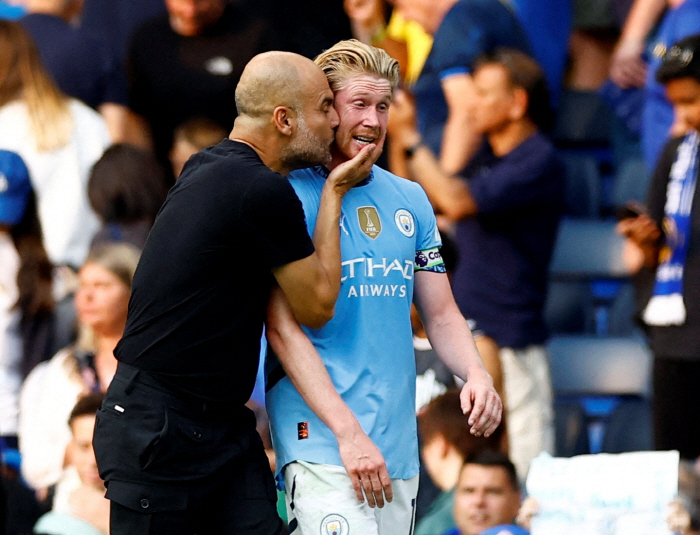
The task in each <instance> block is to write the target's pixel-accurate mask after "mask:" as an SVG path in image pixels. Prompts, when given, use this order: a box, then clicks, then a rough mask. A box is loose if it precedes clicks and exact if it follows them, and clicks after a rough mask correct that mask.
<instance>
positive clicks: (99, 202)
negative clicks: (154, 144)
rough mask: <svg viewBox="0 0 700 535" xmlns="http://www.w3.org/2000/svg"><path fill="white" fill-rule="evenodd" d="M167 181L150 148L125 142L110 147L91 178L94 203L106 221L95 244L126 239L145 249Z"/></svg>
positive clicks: (103, 222) (101, 217)
mask: <svg viewBox="0 0 700 535" xmlns="http://www.w3.org/2000/svg"><path fill="white" fill-rule="evenodd" d="M166 184H167V181H166V177H165V173H164V171H163V168H162V167H161V165H160V164H159V163H158V161H157V160H156V159H155V157H154V156H153V155H152V154H151V153H150V152H148V151H146V150H143V149H140V148H138V147H135V146H133V145H128V144H123V143H122V144H118V145H112V146H111V147H110V148H108V149H107V150H106V151H105V153H104V154H103V155H102V157H101V158H100V159H99V160H98V161H97V163H95V165H94V166H93V168H92V172H91V173H90V180H89V181H88V198H89V199H90V205H91V206H92V209H93V210H94V211H95V212H96V213H97V215H98V216H99V218H100V220H101V221H102V228H101V229H100V230H99V231H97V234H95V237H94V238H93V240H92V247H94V246H96V245H101V244H104V243H108V242H126V243H130V244H132V245H134V246H135V247H138V248H139V249H142V248H143V246H144V244H145V243H146V238H147V237H148V232H149V231H150V230H151V226H152V225H153V221H154V220H155V218H156V214H157V213H158V210H160V207H161V205H162V204H163V201H164V200H165V196H166V195H167V185H166Z"/></svg>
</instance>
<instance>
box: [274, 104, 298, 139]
mask: <svg viewBox="0 0 700 535" xmlns="http://www.w3.org/2000/svg"><path fill="white" fill-rule="evenodd" d="M272 122H273V124H274V125H275V127H276V128H277V130H279V132H280V133H281V134H282V135H283V136H291V135H292V133H293V132H294V129H295V128H296V125H297V112H296V111H294V110H293V109H292V108H289V107H287V106H277V107H276V108H275V109H274V110H273V111H272Z"/></svg>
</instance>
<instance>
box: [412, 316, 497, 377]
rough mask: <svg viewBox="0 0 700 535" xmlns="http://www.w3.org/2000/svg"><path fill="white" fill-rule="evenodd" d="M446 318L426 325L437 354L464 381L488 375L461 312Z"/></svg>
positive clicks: (434, 320) (435, 319)
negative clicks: (475, 375) (481, 374)
mask: <svg viewBox="0 0 700 535" xmlns="http://www.w3.org/2000/svg"><path fill="white" fill-rule="evenodd" d="M446 316H447V317H444V318H434V319H433V320H431V321H428V323H427V324H426V325H425V329H426V333H427V334H428V338H429V339H430V343H431V345H432V346H433V349H435V352H436V353H437V354H438V356H439V357H440V359H441V360H442V361H443V362H444V363H445V364H446V365H447V367H448V368H449V369H450V370H451V371H452V373H454V374H455V375H456V376H457V377H459V378H460V379H462V380H464V381H467V380H468V379H469V378H470V377H471V376H472V375H473V374H478V373H484V374H486V375H488V372H487V371H486V368H485V367H484V364H483V362H482V360H481V357H480V356H479V352H478V350H477V349H476V344H475V343H474V337H473V336H472V333H471V330H470V329H469V325H467V322H466V320H465V319H464V317H463V316H462V315H461V314H460V313H459V311H456V313H454V314H449V315H446Z"/></svg>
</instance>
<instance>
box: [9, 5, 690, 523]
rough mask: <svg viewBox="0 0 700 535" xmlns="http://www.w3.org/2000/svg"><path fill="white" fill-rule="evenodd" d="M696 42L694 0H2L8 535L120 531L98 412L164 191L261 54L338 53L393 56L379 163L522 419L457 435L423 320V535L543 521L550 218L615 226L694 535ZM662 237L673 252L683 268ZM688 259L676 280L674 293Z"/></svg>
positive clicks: (549, 407)
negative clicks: (416, 209) (391, 96)
mask: <svg viewBox="0 0 700 535" xmlns="http://www.w3.org/2000/svg"><path fill="white" fill-rule="evenodd" d="M696 34H700V0H390V1H383V0H325V1H321V0H296V1H294V2H292V1H288V0H9V1H3V2H0V448H1V449H2V453H3V456H2V485H0V489H1V490H0V534H4V533H7V534H8V535H9V534H12V535H19V534H25V533H44V534H49V535H59V534H64V533H65V534H68V533H70V534H72V535H76V534H78V535H80V534H83V533H84V534H99V533H102V534H105V533H108V514H109V513H108V502H107V500H105V499H104V497H103V486H102V482H101V480H100V479H99V475H98V474H97V470H96V466H95V461H94V454H93V452H92V445H91V436H92V429H93V427H94V413H95V411H96V410H97V408H98V407H99V406H100V402H101V395H102V394H101V393H103V392H104V391H105V390H106V388H107V386H108V385H109V383H110V381H111V379H112V377H113V375H114V373H115V370H116V364H117V361H116V359H115V358H114V355H113V350H114V347H115V346H116V344H117V342H118V341H119V339H120V337H121V335H122V333H123V329H124V325H125V322H126V315H127V306H128V301H129V295H130V288H131V280H132V277H133V274H134V271H135V270H136V266H137V263H138V258H139V252H140V249H141V248H142V247H143V245H144V244H145V242H146V239H147V236H148V232H149V229H150V227H151V225H152V224H153V221H154V220H155V218H156V217H157V214H158V210H159V208H160V206H161V205H162V203H163V201H164V200H165V198H166V195H167V192H168V189H169V187H170V186H172V184H173V183H174V182H175V180H177V177H178V175H179V174H180V171H181V170H182V168H183V166H184V165H185V163H186V162H187V160H188V158H189V157H190V156H191V155H192V154H194V153H196V152H198V151H200V150H202V149H204V148H206V147H209V146H211V145H215V144H217V143H218V142H219V141H221V140H222V139H224V138H225V137H227V136H228V134H229V132H230V131H231V128H232V125H233V121H234V118H235V117H236V107H235V102H234V98H233V94H234V89H235V87H236V84H237V83H238V79H239V77H240V75H241V72H242V70H243V67H244V66H245V65H246V63H247V62H248V61H249V60H250V59H251V58H252V57H253V56H255V55H256V54H258V53H261V52H264V51H267V50H288V51H292V52H297V53H300V54H302V55H305V56H307V57H310V58H313V57H315V56H316V55H317V54H319V53H321V52H322V51H323V50H324V49H327V48H328V47H330V46H332V45H333V44H334V43H335V42H337V41H339V40H341V39H347V38H356V39H358V40H361V41H363V42H366V43H369V44H372V45H374V46H377V47H382V48H384V49H385V50H387V52H389V53H390V54H391V55H392V56H393V57H395V58H396V59H398V60H399V63H400V65H401V73H402V84H401V85H402V89H401V90H400V91H399V93H398V94H397V96H396V98H395V101H394V102H393V103H392V105H391V114H390V123H389V133H388V142H387V146H386V147H385V150H384V154H383V155H382V157H381V160H380V165H382V166H383V167H386V168H388V169H389V170H391V171H392V172H393V173H395V174H397V175H399V176H402V177H405V178H406V179H411V180H415V181H417V182H418V183H420V184H421V186H423V188H424V189H425V190H426V192H427V194H428V197H429V199H430V201H431V203H432V205H433V207H434V209H435V212H436V213H437V215H438V221H439V224H440V230H441V233H442V235H443V244H444V246H443V257H444V258H445V261H446V264H447V267H448V270H449V271H450V272H451V281H452V286H453V291H454V294H455V299H456V301H457V304H458V305H459V307H460V310H461V311H462V313H463V314H464V316H465V317H466V318H467V319H468V320H469V321H470V326H471V327H472V331H473V333H474V335H475V338H476V342H477V346H478V349H479V352H480V354H481V356H482V358H483V360H484V362H485V364H486V367H487V369H488V371H489V372H490V373H491V375H492V376H493V378H494V382H495V385H496V388H497V389H498V391H499V393H500V394H501V396H502V398H503V400H504V406H505V407H506V414H505V417H504V424H503V425H502V426H501V428H500V431H499V433H498V434H496V435H494V436H492V437H489V438H488V439H486V438H483V437H482V438H476V437H473V436H471V435H470V434H469V427H468V425H467V423H466V420H465V419H464V418H463V417H462V414H461V412H460V411H459V409H458V407H459V402H458V397H459V394H458V391H457V393H455V392H456V391H455V390H454V389H453V388H454V387H455V386H458V384H457V383H458V382H459V381H458V380H457V381H456V379H455V377H453V376H452V375H451V374H450V373H449V371H447V369H446V368H445V367H444V365H441V364H440V362H439V361H438V359H437V358H436V356H435V353H434V352H433V351H432V348H431V347H430V343H429V342H428V340H427V337H426V335H425V331H424V329H423V327H422V325H421V322H420V318H419V317H418V315H417V314H415V317H414V321H413V329H414V346H415V353H416V367H417V371H418V381H417V402H416V413H417V415H418V416H417V417H418V421H419V431H420V437H421V454H422V461H423V463H422V464H423V468H422V472H421V476H422V479H421V487H420V491H419V499H418V504H417V510H416V515H417V522H416V530H415V532H416V534H417V535H443V534H446V533H450V534H452V533H454V534H458V535H478V534H480V533H494V534H495V533H513V534H519V533H523V532H524V531H523V530H524V529H527V525H525V526H524V527H517V526H515V525H514V524H515V521H516V516H517V517H518V518H519V520H520V522H521V524H522V523H524V524H527V518H528V515H531V514H536V513H533V511H534V510H536V507H534V508H533V507H532V506H531V504H530V506H529V508H526V511H525V514H520V515H518V510H519V508H520V504H521V492H520V489H521V486H522V484H523V482H524V481H525V479H526V477H527V473H528V467H529V464H530V461H531V460H532V459H533V458H535V457H536V456H537V455H538V454H540V453H541V452H548V453H552V454H555V453H561V450H560V448H559V447H558V438H557V432H556V426H555V423H556V417H557V415H556V411H555V392H554V390H553V388H552V380H551V377H550V371H549V360H548V359H549V357H548V354H547V341H548V339H549V336H550V332H551V330H552V326H551V325H550V324H549V322H548V318H547V316H546V310H545V303H546V302H547V299H548V291H549V289H550V287H551V286H550V280H549V265H550V261H551V259H552V256H553V253H554V249H555V244H556V239H557V232H558V228H559V226H560V224H561V222H562V221H563V220H565V219H571V218H585V219H590V220H597V221H611V220H612V219H613V218H614V215H615V214H618V213H622V215H621V216H620V217H621V218H622V221H621V222H620V223H619V225H618V232H619V233H621V234H622V235H623V236H624V237H625V238H626V240H627V242H626V246H625V249H624V255H625V256H624V261H625V263H626V265H627V266H628V268H629V276H630V277H634V282H635V288H636V290H637V297H638V298H637V304H636V307H635V306H631V307H630V308H629V309H625V313H627V314H628V316H629V317H630V318H632V317H633V316H634V317H636V318H637V319H638V325H639V327H636V326H635V327H633V329H634V335H635V336H640V337H641V336H644V337H645V338H644V339H645V340H648V343H649V344H650V348H651V351H652V352H653V355H654V360H653V366H654V369H653V385H654V386H653V387H654V396H653V402H652V408H653V443H652V444H650V445H649V447H650V448H655V449H663V450H668V449H677V450H679V451H680V453H681V457H682V459H684V461H685V462H684V464H683V467H682V468H683V469H682V470H681V473H682V478H681V485H680V494H679V501H678V503H675V504H674V505H673V510H672V514H671V516H670V522H671V525H672V527H673V529H676V530H678V531H679V532H681V533H683V534H684V535H691V534H697V533H699V531H698V530H699V529H700V486H698V480H700V475H699V472H698V470H697V468H696V466H695V464H694V462H695V460H696V459H697V458H698V457H700V426H695V425H693V423H694V422H696V421H700V400H699V399H698V396H697V394H696V393H695V386H696V385H697V384H698V381H700V296H699V295H696V294H697V292H698V288H700V286H699V285H698V284H695V282H697V280H696V279H697V277H698V273H699V271H698V270H700V266H697V265H696V263H697V262H698V259H697V258H696V256H697V255H698V251H699V250H700V249H699V246H700V242H699V241H698V240H699V239H700V238H699V236H700V234H699V233H698V232H695V231H696V230H698V231H699V232H700V222H696V221H695V220H696V219H698V218H697V217H696V216H694V214H697V213H698V209H700V208H698V207H697V206H696V205H695V202H694V200H693V199H694V198H695V197H694V193H695V189H694V188H695V176H696V175H697V172H698V165H697V141H696V138H697V134H694V132H697V131H698V130H699V129H700V38H697V37H696V38H693V36H695V35H696ZM677 43H679V44H677ZM674 69H675V70H674ZM688 80H689V81H688ZM684 81H686V82H687V83H686V84H685V85H683V82H684ZM693 81H694V83H695V86H693V85H692V83H691V82H693ZM696 86H697V87H696ZM693 147H695V152H694V153H693V151H692V149H693ZM684 151H686V152H687V153H688V154H686V152H684ZM693 154H694V156H693ZM589 168H592V169H593V173H592V175H593V177H592V178H591V176H589V175H590V174H587V173H583V172H582V169H589ZM676 175H679V177H680V178H678V177H676ZM680 175H682V176H680ZM686 178H687V180H686ZM591 180H593V181H594V184H593V185H591V183H590V181H591ZM673 180H676V182H677V184H676V187H677V189H676V190H674V191H676V194H677V196H678V197H683V198H685V199H686V201H687V202H686V210H685V212H683V209H682V208H681V209H680V210H679V215H678V214H676V213H675V212H673V210H672V209H671V208H669V204H672V203H670V202H667V201H668V198H669V197H670V196H671V195H672V193H671V192H672V189H673V188H672V187H671V185H668V187H667V183H670V182H671V181H673ZM586 184H587V185H588V186H586ZM589 186H590V187H589ZM591 190H594V191H596V192H598V195H597V197H596V198H595V199H593V200H591V196H590V192H591ZM630 201H634V202H633V203H630ZM679 202H680V201H679ZM698 202H700V201H698ZM696 208H697V209H696ZM662 221H665V222H668V221H671V222H673V223H674V225H675V227H674V228H675V229H680V232H681V234H680V235H681V236H685V243H686V245H685V246H683V247H680V248H676V249H675V251H679V250H680V252H678V254H676V253H674V252H673V251H674V249H673V248H671V247H670V245H669V243H668V237H669V236H678V233H677V232H676V233H675V234H674V233H673V232H672V231H671V230H669V228H668V227H667V226H663V228H662V225H661V222H662ZM173 239H177V237H176V236H173ZM664 240H666V241H664ZM663 251H667V253H668V254H667V256H670V257H671V258H670V260H669V259H668V258H666V257H664V255H663ZM674 262H675V263H674ZM678 266H680V267H678ZM686 267H687V269H685V270H684V268H686ZM674 269H675V270H676V271H678V270H680V272H681V273H683V272H684V275H685V280H684V278H683V276H681V277H680V279H674V280H675V283H676V286H675V287H673V288H671V289H668V288H666V287H665V286H664V287H661V286H663V285H660V283H661V282H666V281H667V280H668V277H666V279H664V281H660V279H661V278H663V277H665V275H664V276H663V277H662V275H659V273H662V274H663V273H667V272H672V271H674ZM684 289H687V291H685V292H684ZM674 295H675V296H677V295H680V299H681V308H682V310H681V309H679V308H678V307H676V305H675V304H674V303H675V302H676V301H677V299H676V300H673V299H671V297H672V296H674ZM671 301H673V302H672V303H671ZM654 303H656V304H654ZM658 303H661V305H658ZM669 303H671V304H669ZM659 310H660V312H659ZM630 323H631V321H630ZM256 392H258V394H254V396H253V398H252V399H251V401H250V405H251V406H252V407H253V408H254V409H255V410H256V414H257V415H258V417H259V418H258V419H259V431H260V433H261V435H262V436H263V442H264V443H265V444H266V447H267V448H268V451H269V452H270V454H269V456H270V461H271V465H274V453H273V452H272V448H271V445H270V438H269V431H268V430H267V420H266V415H265V410H264V396H262V395H260V394H259V391H258V390H256ZM583 452H584V451H579V453H583ZM465 463H466V464H465ZM280 512H281V514H284V511H283V506H281V509H280ZM523 519H524V520H523ZM3 524H6V526H3ZM501 525H503V527H502V528H499V529H500V530H501V531H497V530H496V531H490V529H491V528H494V527H496V526H501ZM507 525H510V527H508V526H507ZM3 529H4V530H5V531H3ZM503 530H510V531H503ZM518 530H520V531H518Z"/></svg>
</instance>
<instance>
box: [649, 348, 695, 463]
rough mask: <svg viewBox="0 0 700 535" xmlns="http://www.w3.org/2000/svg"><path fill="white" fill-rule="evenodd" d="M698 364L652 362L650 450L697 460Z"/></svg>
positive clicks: (661, 360)
mask: <svg viewBox="0 0 700 535" xmlns="http://www.w3.org/2000/svg"><path fill="white" fill-rule="evenodd" d="M699 385H700V362H698V361H693V360H681V359H670V358H659V357H656V358H654V399H653V403H652V407H653V413H654V448H655V449H657V450H678V451H679V452H680V454H681V458H683V459H696V458H697V457H698V456H700V392H699V391H698V386H699Z"/></svg>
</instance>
